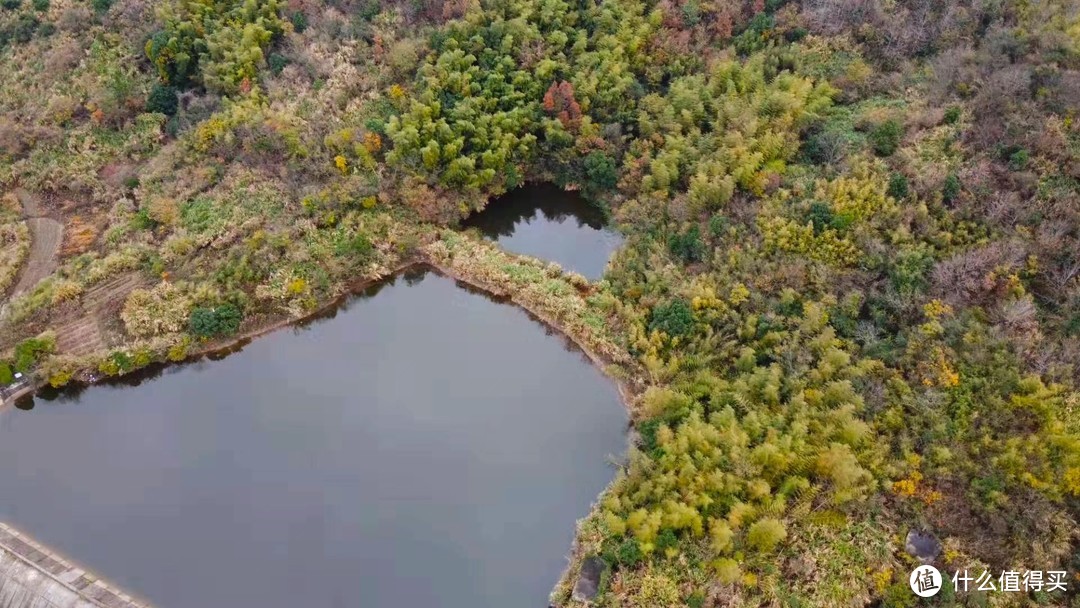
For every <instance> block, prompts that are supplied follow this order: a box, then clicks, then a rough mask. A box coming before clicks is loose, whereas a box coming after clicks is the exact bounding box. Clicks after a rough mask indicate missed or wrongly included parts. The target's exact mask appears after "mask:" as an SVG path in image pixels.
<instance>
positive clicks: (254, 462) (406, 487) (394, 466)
mask: <svg viewBox="0 0 1080 608" xmlns="http://www.w3.org/2000/svg"><path fill="white" fill-rule="evenodd" d="M545 217H546V216H545ZM534 221H535V220H534ZM590 229H591V228H590ZM545 230H546V229H545ZM515 234H516V233H515ZM507 246H510V244H509V243H508V245H507ZM594 262H595V260H589V262H588V264H585V265H584V267H586V269H593V270H595V266H594V265H593V264H594ZM31 406H32V407H31V408H30V409H15V408H8V409H7V410H4V411H2V412H0V520H4V521H8V522H9V523H11V524H13V525H15V526H16V527H18V528H21V529H22V530H24V531H25V532H27V533H29V534H31V535H33V536H34V537H36V538H37V539H38V540H40V541H42V542H44V543H46V544H48V545H51V546H52V547H53V548H55V549H57V550H58V551H60V552H61V553H64V554H66V555H67V556H69V557H71V558H72V559H74V560H75V561H77V562H80V563H82V564H83V565H85V566H87V567H89V568H90V569H91V570H93V571H95V572H96V573H98V574H100V575H101V576H103V577H105V578H106V579H108V580H111V581H112V582H115V583H117V584H118V585H119V586H121V587H123V588H125V589H126V590H128V591H130V592H133V593H135V594H137V595H140V596H142V597H144V598H146V599H148V600H149V601H150V602H152V603H153V604H155V605H156V606H158V608H217V607H222V608H224V607H234V606H235V607H245V608H246V607H252V608H254V607H256V606H257V607H260V608H273V607H281V608H298V607H304V608H323V607H337V606H341V607H346V606H347V607H357V606H360V607H370V608H384V607H385V608H390V607H394V608H399V607H414V606H415V607H420V606H448V607H460V608H477V607H486V606H491V607H498V608H514V607H521V608H537V607H541V606H546V605H547V603H546V600H547V595H548V593H549V591H550V590H551V588H552V587H553V585H554V584H555V583H556V581H557V579H558V577H559V575H560V573H561V572H562V570H563V568H564V567H565V565H566V560H565V555H566V553H567V552H568V550H569V549H570V546H571V542H572V539H573V536H574V526H575V521H576V520H577V519H579V518H581V517H583V516H585V515H586V513H587V512H588V510H589V505H590V503H591V502H592V501H593V500H594V499H595V498H596V496H597V494H598V493H599V492H600V491H601V490H602V489H603V488H604V487H605V486H606V485H607V483H608V482H609V481H610V480H611V478H612V477H613V475H614V470H613V468H612V467H611V465H610V464H609V457H612V456H614V457H621V455H622V454H623V453H624V452H625V441H626V438H625V429H626V423H627V418H626V413H625V411H624V409H623V407H622V405H621V403H620V401H619V397H618V394H617V392H616V389H615V387H614V385H613V384H612V383H611V382H610V381H608V380H607V379H606V378H605V377H603V375H602V374H601V373H600V372H599V371H598V370H597V369H596V368H595V367H594V366H592V365H590V364H589V363H588V361H587V359H586V358H585V357H584V355H583V354H581V353H580V352H579V351H577V350H576V349H575V348H573V347H571V346H570V345H568V343H567V341H566V339H565V338H563V337H562V336H560V335H558V334H553V333H552V332H550V331H548V330H547V329H546V328H545V327H544V326H542V325H541V324H539V323H538V322H536V321H535V320H533V319H531V318H530V317H529V316H528V314H527V313H525V312H524V311H522V310H520V309H518V308H516V307H513V306H510V305H506V304H501V303H497V302H494V301H492V300H491V299H489V298H488V297H486V296H484V295H481V294H478V293H475V292H474V291H469V290H465V289H462V288H461V287H459V286H458V285H456V284H455V282H454V281H453V280H451V279H448V278H445V277H442V276H439V275H437V274H434V273H432V272H428V271H414V272H410V273H407V274H406V275H405V276H402V277H398V278H397V279H396V280H390V281H387V282H386V283H384V284H383V285H380V286H379V287H376V288H373V289H370V290H368V291H367V292H365V293H363V294H359V295H357V296H355V297H353V298H350V299H349V300H348V301H347V302H346V303H345V304H343V305H342V306H341V307H340V308H339V309H337V311H336V312H335V313H332V314H330V315H326V316H324V318H321V319H318V320H315V321H312V322H310V323H307V324H305V325H304V326H302V327H296V328H291V329H285V330H281V331H278V332H275V333H272V334H270V335H268V336H266V337H263V338H259V339H258V340H255V341H254V342H253V343H251V344H249V345H247V346H246V347H244V348H243V349H242V350H241V351H240V352H237V353H235V354H231V355H229V356H227V357H224V358H223V359H221V360H216V361H212V360H209V359H203V360H200V361H197V362H193V363H189V364H184V365H179V366H172V367H166V368H159V369H158V370H157V371H155V372H151V373H148V374H144V375H142V376H136V377H135V378H133V379H131V380H129V381H126V382H124V383H122V384H121V383H117V384H112V385H97V386H92V387H89V388H86V389H84V390H81V391H76V390H72V391H66V392H61V393H60V394H58V395H53V396H48V395H46V396H43V397H37V398H36V399H35V400H34V401H33V402H32V404H31Z"/></svg>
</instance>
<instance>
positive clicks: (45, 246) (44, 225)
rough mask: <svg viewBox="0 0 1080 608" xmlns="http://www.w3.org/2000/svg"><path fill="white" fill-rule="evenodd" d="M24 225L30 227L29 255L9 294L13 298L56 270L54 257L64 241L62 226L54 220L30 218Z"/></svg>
mask: <svg viewBox="0 0 1080 608" xmlns="http://www.w3.org/2000/svg"><path fill="white" fill-rule="evenodd" d="M26 223H27V225H28V226H29V227H30V243H31V244H30V255H29V257H28V258H27V261H26V266H24V267H23V270H22V274H21V275H20V276H19V282H18V283H16V284H15V290H14V291H12V292H11V297H13V298H14V297H15V296H16V295H19V294H21V293H23V292H27V291H30V290H31V289H33V288H34V286H35V285H37V284H38V282H39V281H41V280H42V279H44V278H45V277H47V276H49V275H50V274H52V273H53V271H54V270H56V265H57V263H56V256H57V253H59V251H60V243H61V241H63V239H64V226H63V225H62V224H61V223H60V222H58V221H56V220H54V219H50V218H47V217H32V218H30V219H28V220H26Z"/></svg>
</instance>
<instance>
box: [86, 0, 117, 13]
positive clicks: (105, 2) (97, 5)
mask: <svg viewBox="0 0 1080 608" xmlns="http://www.w3.org/2000/svg"><path fill="white" fill-rule="evenodd" d="M112 3H113V0H90V6H92V7H94V10H95V11H97V12H99V13H104V12H105V11H107V10H109V7H111V6H112Z"/></svg>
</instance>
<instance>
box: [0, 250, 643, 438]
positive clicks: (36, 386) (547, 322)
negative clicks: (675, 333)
mask: <svg viewBox="0 0 1080 608" xmlns="http://www.w3.org/2000/svg"><path fill="white" fill-rule="evenodd" d="M416 269H427V270H430V271H432V272H435V273H437V274H439V275H441V276H444V277H446V278H448V279H452V280H454V281H457V282H460V283H462V284H464V285H467V286H468V287H471V288H473V289H475V290H478V291H480V292H481V293H483V294H484V295H486V296H488V297H490V298H493V299H495V300H500V301H503V302H505V303H509V304H511V305H513V306H516V307H517V308H519V309H521V310H522V311H524V312H525V313H526V314H528V315H529V316H530V317H532V318H533V320H535V321H536V322H537V323H540V324H541V325H543V326H544V327H545V328H547V329H550V330H552V331H554V332H556V333H558V334H559V335H560V336H561V337H563V338H564V339H565V340H566V341H567V342H569V343H570V344H572V345H573V346H574V347H575V348H576V349H577V350H579V351H580V352H581V353H582V354H583V355H585V357H586V358H587V359H588V360H589V362H590V363H591V364H592V365H594V366H595V367H596V368H597V369H598V370H599V371H600V373H602V374H603V375H604V377H605V378H607V379H608V380H610V381H611V382H612V383H613V384H614V385H615V389H616V392H617V393H618V394H619V401H620V402H621V403H622V405H623V408H624V409H625V410H626V413H627V416H628V417H629V419H630V420H631V423H632V420H633V412H634V410H633V403H634V401H635V400H636V398H637V397H638V396H639V394H640V392H639V391H635V390H634V388H633V387H632V386H631V385H630V383H628V382H627V381H626V380H625V379H622V378H618V377H616V376H615V375H613V374H612V373H611V370H610V369H609V367H610V366H611V365H614V364H615V362H614V361H612V360H610V359H609V358H607V357H604V356H603V355H601V354H599V353H597V352H595V351H594V350H593V349H592V348H590V347H589V346H588V345H587V344H586V343H585V341H584V340H583V339H581V338H580V337H579V336H576V335H574V334H573V333H572V332H570V331H568V330H567V329H566V327H565V326H564V325H563V324H562V323H559V322H558V321H556V320H554V319H552V318H551V316H550V315H547V314H545V313H544V312H543V311H541V310H539V309H538V308H537V307H535V306H531V305H530V304H529V303H528V302H525V301H522V300H521V299H520V298H517V297H516V294H514V293H512V291H510V290H506V289H503V288H501V287H499V286H496V285H493V284H491V283H489V282H487V281H484V280H483V279H479V278H477V277H473V276H469V275H468V274H467V273H462V272H459V271H456V270H455V269H453V268H451V267H449V266H447V265H445V264H440V263H438V262H435V261H433V260H432V259H430V257H429V256H427V255H425V254H423V253H420V254H418V255H414V256H413V257H411V258H409V259H407V260H406V261H403V262H400V263H398V264H397V265H395V266H394V267H393V269H392V270H391V271H390V272H388V273H387V274H385V275H383V276H379V277H374V278H364V279H357V280H354V281H352V282H350V283H348V284H347V287H346V289H345V290H344V291H343V292H342V293H341V294H339V295H337V296H334V297H333V298H331V299H330V300H329V301H327V302H326V303H325V304H323V305H321V306H319V307H317V308H316V309H315V310H313V311H312V312H310V313H309V314H305V315H304V316H302V317H297V318H281V319H276V320H271V321H269V322H268V323H267V324H265V325H261V326H259V327H256V328H253V329H251V330H249V331H246V332H244V333H242V334H239V335H236V336H230V337H229V338H227V339H225V340H218V341H211V342H207V343H205V344H202V345H199V346H198V347H197V348H195V349H193V350H192V351H191V352H189V353H188V354H187V355H186V356H185V357H184V358H183V359H182V360H179V361H159V362H155V363H152V364H151V365H154V364H157V365H163V366H170V365H177V364H184V363H188V362H191V361H195V360H197V359H200V358H202V357H215V356H228V355H229V354H231V353H232V352H235V351H236V350H238V349H240V348H243V347H244V346H245V345H247V344H249V343H251V342H252V341H254V340H257V339H258V338H261V337H263V336H266V335H268V334H271V333H273V332H275V331H278V330H281V329H285V328H287V327H293V326H297V325H302V324H304V323H306V322H309V321H312V320H315V319H317V318H319V317H320V316H321V315H324V314H326V313H328V312H331V311H333V310H335V309H337V308H338V307H340V306H342V305H343V304H344V303H345V301H346V300H348V299H349V298H350V297H352V296H355V295H357V294H359V293H361V292H363V291H364V290H366V289H369V288H371V287H374V286H376V285H378V284H380V283H382V282H384V281H388V280H390V279H392V278H394V277H396V276H398V275H401V274H402V273H405V272H408V271H410V270H416ZM148 367H149V366H148ZM141 369H146V368H141ZM139 371H140V370H132V371H130V372H128V374H124V375H129V374H137V373H138V372H139ZM122 376H123V375H122ZM122 376H116V377H115V378H120V377H122ZM76 377H78V376H76ZM109 378H113V377H105V378H96V377H95V378H93V379H88V380H79V381H76V382H73V384H76V383H77V384H82V385H84V386H87V387H89V386H94V385H96V384H100V383H101V380H106V379H109ZM46 386H48V382H47V381H45V380H41V379H39V380H37V381H36V382H34V383H31V384H28V385H27V386H25V387H22V388H20V389H19V390H17V391H16V392H14V393H12V394H11V395H9V396H7V397H5V398H4V400H3V401H2V402H0V410H3V409H5V408H7V407H8V406H10V405H14V404H15V403H16V401H18V400H19V399H22V398H24V397H26V396H27V395H34V394H36V393H37V391H39V390H40V389H42V388H44V387H46Z"/></svg>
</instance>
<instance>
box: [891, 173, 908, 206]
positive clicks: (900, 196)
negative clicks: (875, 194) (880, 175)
mask: <svg viewBox="0 0 1080 608" xmlns="http://www.w3.org/2000/svg"><path fill="white" fill-rule="evenodd" d="M886 193H887V194H888V195H889V196H891V197H893V198H895V199H896V200H898V201H901V200H904V199H906V198H907V197H908V194H910V193H911V188H910V186H909V185H908V178H907V176H906V175H904V174H903V173H893V174H892V175H890V176H889V189H888V190H887V191H886Z"/></svg>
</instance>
